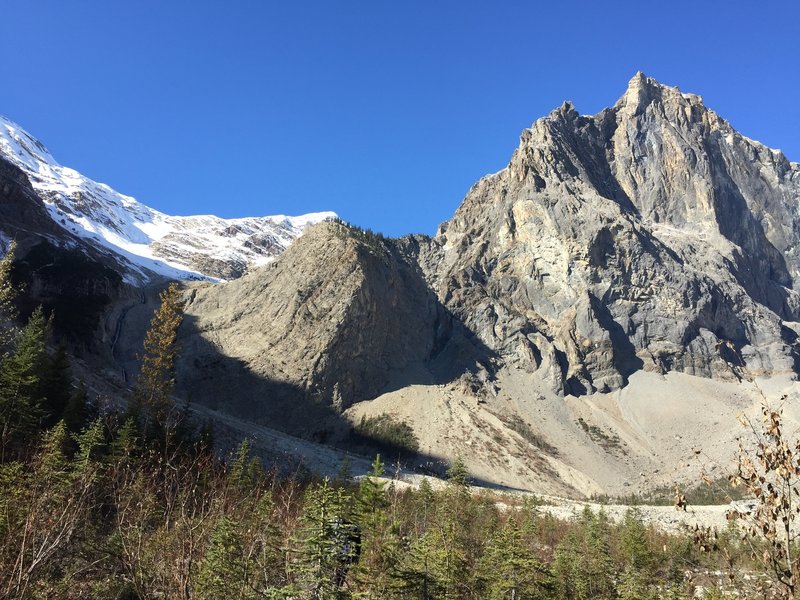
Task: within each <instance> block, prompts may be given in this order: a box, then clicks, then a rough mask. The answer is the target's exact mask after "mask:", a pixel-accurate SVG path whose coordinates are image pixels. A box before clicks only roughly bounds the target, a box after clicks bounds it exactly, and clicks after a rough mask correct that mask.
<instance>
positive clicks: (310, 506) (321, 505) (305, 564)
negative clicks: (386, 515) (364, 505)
mask: <svg viewBox="0 0 800 600" xmlns="http://www.w3.org/2000/svg"><path fill="white" fill-rule="evenodd" d="M350 504H351V498H350V497H349V496H348V494H347V493H346V492H345V491H344V490H343V489H342V488H333V487H332V486H331V485H330V483H329V481H328V480H327V479H325V480H324V481H323V482H322V484H321V485H319V486H315V487H312V488H309V490H308V491H307V493H306V500H305V502H304V510H303V517H302V521H303V525H302V527H301V529H300V534H299V537H298V540H297V550H296V553H297V556H298V558H297V562H296V563H295V565H294V570H295V572H296V573H297V574H298V575H299V584H300V587H301V589H303V590H304V591H305V592H306V593H307V594H308V596H309V597H310V598H312V599H314V600H325V599H328V598H343V597H346V596H347V594H346V592H345V590H344V589H343V584H344V580H345V578H346V576H347V571H348V569H349V566H350V564H351V563H352V562H354V561H355V559H356V558H357V552H358V551H359V548H358V546H357V545H356V543H355V538H356V535H357V530H356V526H355V525H354V524H353V523H352V522H351V521H350V516H351V515H350V512H351V509H350Z"/></svg>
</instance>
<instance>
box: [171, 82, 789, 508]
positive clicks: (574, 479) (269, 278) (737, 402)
mask: <svg viewBox="0 0 800 600" xmlns="http://www.w3.org/2000/svg"><path fill="white" fill-rule="evenodd" d="M798 201H800V165H798V164H797V163H791V162H789V161H788V159H787V158H786V157H785V156H784V155H783V154H782V153H780V152H779V151H776V150H771V149H769V148H767V147H765V146H763V145H762V144H759V143H758V142H754V141H752V140H749V139H747V138H745V137H744V136H742V135H740V134H739V133H737V132H736V131H735V130H734V129H733V128H732V127H731V125H730V124H729V123H727V122H726V121H725V120H724V119H722V118H721V117H719V116H718V115H717V114H716V113H715V112H714V111H712V110H711V109H709V108H707V107H706V106H705V105H704V104H703V101H702V99H701V98H700V97H699V96H696V95H693V94H684V93H682V92H681V91H680V90H679V89H678V88H675V87H669V86H665V85H662V84H660V83H658V82H657V81H655V80H653V79H651V78H648V77H646V76H644V75H643V74H641V73H639V74H637V75H636V76H635V77H634V78H633V79H632V80H631V81H630V83H629V85H628V88H627V90H626V92H625V94H624V95H623V96H622V97H621V98H620V100H619V101H618V102H617V103H616V104H615V105H614V106H613V107H611V108H608V109H606V110H604V111H601V112H600V113H598V114H597V115H593V116H587V115H580V114H578V113H577V112H576V111H575V109H574V108H573V107H572V105H571V104H569V103H565V104H564V105H563V106H561V107H560V108H559V109H557V110H555V111H553V112H552V113H551V114H550V115H548V116H546V117H544V118H541V119H539V120H538V121H536V122H535V123H534V124H533V126H532V127H530V128H529V129H526V130H524V131H523V133H522V136H521V138H520V144H519V147H518V148H517V149H516V151H515V152H514V153H513V155H512V157H511V160H510V162H509V164H508V166H507V167H506V168H505V169H503V170H501V171H500V172H498V173H495V174H493V175H489V176H487V177H484V178H483V179H481V180H480V181H479V182H478V183H476V184H475V185H474V186H473V187H472V189H471V190H470V191H469V193H468V194H467V196H466V198H465V199H464V201H463V202H462V203H461V205H460V206H459V208H458V210H457V211H456V213H455V215H454V216H453V218H452V219H451V220H450V221H448V222H446V223H444V224H442V226H441V227H440V229H439V231H438V232H437V234H436V235H435V236H434V237H432V238H428V237H425V236H411V237H407V238H402V239H399V240H392V239H385V238H382V237H380V236H373V235H368V234H366V233H365V232H363V231H361V230H359V229H358V228H354V227H348V226H345V225H342V224H339V223H327V224H321V225H318V226H316V227H314V228H312V229H311V230H310V231H309V233H308V234H307V235H305V236H303V237H302V238H300V239H298V241H297V242H295V244H293V246H292V247H291V248H290V250H289V251H287V252H286V253H285V254H284V255H282V256H281V257H280V258H279V259H278V260H276V261H275V262H274V263H272V264H271V265H270V266H269V267H267V268H265V269H259V270H254V271H252V272H251V273H248V274H247V275H245V276H244V277H242V278H240V279H238V280H236V281H234V282H230V283H228V284H224V285H221V286H209V285H198V286H195V287H194V289H193V290H192V293H191V296H190V301H189V304H188V306H187V322H186V324H185V327H184V328H183V331H182V336H183V341H184V344H185V345H184V348H185V352H184V354H183V357H182V359H181V363H180V365H179V371H178V375H179V376H178V380H179V381H180V384H179V386H180V390H181V394H182V395H183V396H185V397H191V398H193V399H196V400H197V401H199V402H201V403H205V404H207V405H211V406H214V407H216V408H219V409H220V410H229V411H232V412H235V413H237V414H240V415H244V416H246V417H247V418H248V419H251V420H253V421H256V422H260V423H264V424H268V425H270V426H275V427H279V428H285V429H287V430H289V431H292V432H294V433H302V434H305V435H311V436H312V437H317V438H319V439H336V438H337V436H344V435H346V432H347V430H348V427H349V424H357V423H358V422H359V421H360V419H362V418H366V417H379V416H381V415H385V414H389V415H394V416H395V417H397V418H399V419H401V420H403V421H405V422H407V423H409V424H411V425H412V426H413V428H414V430H415V431H416V433H417V435H418V436H419V437H420V440H421V447H422V449H423V454H425V455H427V456H429V457H431V458H432V460H437V459H438V458H441V457H446V456H453V455H454V454H462V455H465V456H466V458H467V463H468V465H469V466H470V469H471V470H472V472H473V473H474V474H476V475H478V476H479V477H481V478H482V479H483V480H485V481H487V482H495V483H502V484H504V485H510V486H514V487H525V488H529V489H531V488H532V489H549V490H551V491H556V492H559V493H576V490H577V491H578V492H579V493H584V494H587V493H597V492H608V491H610V490H613V491H615V492H618V493H622V492H624V491H625V486H628V485H632V483H631V482H635V483H636V484H637V485H638V484H640V483H641V481H640V478H639V475H640V474H645V473H646V474H651V473H660V475H658V476H655V477H652V478H650V476H649V475H648V479H647V481H648V485H657V484H670V483H671V482H672V481H674V479H671V478H674V477H679V478H681V479H689V480H691V478H692V477H695V476H696V474H693V473H690V472H689V470H686V469H683V471H681V470H680V469H678V465H679V464H681V461H684V460H685V459H686V456H687V455H688V456H691V455H692V450H691V448H692V447H696V446H700V445H704V446H705V445H711V446H712V447H713V448H714V449H715V450H714V451H713V452H712V454H714V453H716V454H714V456H715V458H718V459H719V460H720V461H723V459H725V457H726V456H727V453H728V452H730V451H731V449H732V448H733V447H734V442H733V440H734V438H735V436H736V430H735V428H736V423H735V420H734V419H733V418H732V415H733V414H735V412H737V411H739V410H743V411H756V412H757V403H758V399H759V398H760V395H761V390H762V389H764V388H765V387H766V386H768V384H767V383H765V382H766V381H767V380H769V381H772V382H778V383H773V384H770V385H772V388H770V389H773V390H777V389H780V390H781V391H784V390H794V389H795V388H794V387H793V386H794V384H793V383H792V381H793V380H795V379H796V375H797V372H798V367H797V360H798V352H799V351H800V349H799V348H798V343H797V332H798V331H799V330H800V323H798V320H800V315H798V310H799V309H800V296H798V291H800V288H798V286H799V285H800V283H798V276H799V275H800V262H799V261H800V257H799V256H798V251H797V248H798V241H800V221H799V219H800V216H799V215H798ZM765 378H766V379H765ZM222 382H234V383H232V384H231V385H227V384H226V383H222ZM753 382H757V383H753ZM759 386H760V387H759ZM673 393H674V394H675V395H676V397H674V398H672V397H671V395H672V394H673ZM792 393H796V391H795V392H792ZM320 407H325V408H326V410H327V412H325V411H323V412H319V411H320V410H321V408H320ZM665 411H666V412H665ZM323 413H324V414H323ZM754 414H755V413H754ZM310 415H314V416H313V417H311V416H310ZM721 415H727V416H726V417H725V418H727V419H728V421H729V422H730V424H731V426H730V427H728V426H720V420H721V418H722V417H721ZM712 432H713V433H712ZM678 440H680V441H678ZM665 465H668V466H669V468H665Z"/></svg>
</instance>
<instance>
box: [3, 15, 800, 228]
mask: <svg viewBox="0 0 800 600" xmlns="http://www.w3.org/2000/svg"><path fill="white" fill-rule="evenodd" d="M0 15H1V18H2V29H1V30H0V77H2V82H1V83H0V114H4V115H6V116H7V117H9V118H11V119H12V120H15V121H17V122H18V123H20V124H21V125H22V126H23V127H24V128H25V129H27V130H28V131H29V132H30V133H32V134H33V135H35V136H37V137H39V138H40V139H41V140H42V141H43V142H44V143H45V144H46V145H47V146H48V147H49V149H50V150H51V152H53V154H54V155H55V156H56V158H57V159H58V160H59V161H60V162H61V163H62V164H64V165H67V166H71V167H73V168H76V169H77V170H79V171H81V172H83V173H84V174H86V175H88V176H90V177H92V178H94V179H97V180H100V181H104V182H106V183H108V184H109V185H111V186H112V187H114V188H115V189H117V190H118V191H121V192H124V193H128V194H131V195H134V196H136V197H137V198H138V199H139V200H141V201H143V202H145V203H146V204H149V205H151V206H153V207H155V208H157V209H159V210H162V211H165V212H169V213H173V214H194V213H215V214H219V215H221V216H226V217H233V216H246V215H263V214H275V213H286V214H298V213H303V212H309V211H318V210H335V211H336V212H338V213H339V214H340V215H342V216H343V217H344V218H346V219H348V220H350V221H353V222H355V223H357V224H359V225H362V226H364V227H371V228H373V229H377V230H380V231H383V232H384V233H387V234H390V235H399V234H404V233H407V232H425V233H433V232H434V231H435V229H436V226H437V225H438V223H439V222H441V221H443V220H445V219H447V218H449V217H450V216H451V215H452V213H453V211H454V210H455V209H456V207H457V206H458V204H459V202H460V201H461V199H462V198H463V196H464V194H465V193H466V191H467V190H468V189H469V187H470V186H471V185H472V183H474V182H475V181H476V180H477V179H478V178H480V177H481V176H483V175H485V174H486V173H490V172H494V171H496V170H499V169H501V168H502V167H503V166H505V164H506V163H507V162H508V159H509V157H510V155H511V153H512V152H513V150H514V148H515V147H516V145H517V141H518V137H519V133H520V131H521V130H522V129H523V128H525V127H527V126H529V125H530V124H531V123H532V122H533V121H534V120H535V119H537V118H538V117H540V116H542V115H545V114H547V113H548V112H549V111H550V110H552V109H553V108H555V107H557V106H558V105H560V104H561V103H562V101H564V100H565V99H569V100H572V101H573V102H574V103H575V105H576V108H577V109H578V110H579V111H580V112H582V113H595V112H597V111H599V110H600V109H602V108H603V107H605V106H608V105H611V104H613V103H614V102H615V101H616V99H617V98H618V97H619V96H621V95H622V93H623V92H624V90H625V86H626V84H627V81H628V80H629V79H630V77H631V76H632V75H633V74H634V73H635V72H636V71H637V70H643V71H644V72H645V73H647V74H648V75H650V76H652V77H655V78H657V79H659V80H660V81H662V82H663V83H667V84H670V85H678V86H680V87H681V89H683V90H685V91H691V92H694V93H698V94H700V95H702V96H703V97H704V98H705V100H706V104H707V105H708V106H710V107H712V108H714V109H715V110H717V111H718V112H719V113H720V114H721V115H722V116H723V117H725V118H727V119H728V120H729V121H730V122H731V123H732V124H733V126H734V127H736V128H737V129H739V130H740V131H741V132H742V133H743V134H744V135H747V136H749V137H752V138H755V139H758V140H760V141H763V142H764V143H766V144H768V145H770V146H773V147H778V148H781V149H782V150H784V152H785V153H786V154H787V156H788V157H789V159H790V160H795V161H800V3H798V2H796V1H784V2H771V1H769V0H761V1H759V2H753V1H752V0H749V1H747V2H743V1H740V0H732V1H726V2H714V1H702V0H693V1H691V2H684V1H678V2H669V3H667V2H642V1H641V0H639V1H635V2H633V1H631V2H598V1H597V0H593V1H591V2H575V1H573V2H549V3H544V2H501V1H497V2H471V1H467V0H460V1H453V2H450V1H438V0H437V1H432V0H424V1H419V2H417V1H411V0H407V1H405V2H382V1H379V0H371V1H363V2H351V1H346V0H335V1H334V0H328V1H319V2H317V1H308V2H297V1H285V2H281V3H278V2H269V1H266V0H263V1H262V0H251V1H244V0H238V1H237V0H228V1H226V2H222V1H215V2H211V1H202V0H191V1H189V0H169V1H163V0H162V1H154V0H136V1H124V2H123V1H121V0H120V1H109V2H97V1H88V0H68V1H65V0H37V1H36V2H32V1H31V0H4V1H3V2H2V6H0Z"/></svg>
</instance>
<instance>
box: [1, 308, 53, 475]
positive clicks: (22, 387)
mask: <svg viewBox="0 0 800 600" xmlns="http://www.w3.org/2000/svg"><path fill="white" fill-rule="evenodd" d="M49 338H50V321H49V320H48V319H46V318H45V316H44V313H43V312H42V309H41V307H40V308H37V309H36V310H35V311H34V312H33V314H32V315H31V317H30V319H29V320H28V323H27V324H26V325H25V327H24V328H23V329H22V331H21V332H20V335H19V337H18V339H17V343H16V347H15V348H14V351H13V352H12V353H10V354H7V355H6V356H4V357H3V358H2V360H0V443H2V457H0V458H1V459H2V460H5V456H6V453H7V451H9V450H13V451H16V450H19V449H20V448H19V446H20V445H21V444H23V443H24V442H26V441H29V440H31V439H32V438H33V437H34V436H35V433H36V432H37V431H38V429H39V425H40V422H41V421H42V419H43V418H44V416H45V414H46V413H45V409H44V402H45V398H44V397H43V395H42V391H43V389H42V388H43V386H42V382H43V377H44V374H45V372H46V367H47V361H48V359H49V357H48V355H47V341H48V340H49Z"/></svg>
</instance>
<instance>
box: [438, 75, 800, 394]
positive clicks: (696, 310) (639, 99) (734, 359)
mask: <svg viewBox="0 0 800 600" xmlns="http://www.w3.org/2000/svg"><path fill="white" fill-rule="evenodd" d="M798 201H800V165H798V164H797V163H790V162H789V161H788V160H787V159H786V157H785V156H784V155H783V154H782V153H781V152H779V151H776V150H771V149H769V148H767V147H765V146H763V145H762V144H759V143H757V142H754V141H752V140H749V139H747V138H745V137H744V136H742V135H740V134H739V133H737V132H736V131H735V130H734V129H733V128H732V127H731V126H730V124H728V123H727V122H726V121H725V120H723V119H722V118H721V117H719V116H718V115H717V114H716V113H715V112H714V111H712V110H710V109H708V108H707V107H706V106H705V105H704V104H703V101H702V99H701V98H700V97H699V96H695V95H692V94H684V93H681V92H680V90H678V88H674V87H668V86H664V85H661V84H659V83H658V82H656V81H655V80H653V79H650V78H647V77H646V76H644V75H643V74H642V73H638V74H637V75H636V76H635V77H634V78H633V79H632V80H631V81H630V83H629V85H628V89H627V91H626V92H625V94H624V95H623V96H622V98H621V99H620V100H619V101H618V102H617V104H616V105H615V106H613V107H612V108H609V109H606V110H604V111H602V112H600V113H599V114H597V115H594V116H582V115H579V114H578V113H577V112H576V111H575V109H574V108H573V107H572V105H570V104H569V103H565V104H564V105H563V106H562V107H561V108H559V109H558V110H556V111H554V112H553V113H551V114H550V115H549V116H547V117H545V118H543V119H540V120H538V121H536V123H534V125H533V126H532V127H531V128H530V129H527V130H525V131H524V132H523V134H522V136H521V139H520V145H519V147H518V148H517V150H516V151H515V152H514V155H513V156H512V158H511V161H510V163H509V164H508V166H507V167H506V168H505V169H503V170H502V171H500V172H499V173H497V174H494V175H491V176H489V177H486V178H484V179H482V180H481V181H480V182H478V183H477V184H476V185H475V186H474V187H473V188H472V189H471V190H470V192H469V194H468V195H467V197H466V198H465V199H464V201H463V202H462V204H461V206H460V207H459V209H458V210H457V211H456V214H455V215H454V217H453V219H452V220H450V221H449V222H448V223H445V224H444V225H443V226H442V227H441V230H440V232H439V234H438V235H437V237H436V238H435V239H434V240H433V243H432V247H433V251H434V252H435V253H436V254H437V261H436V263H435V264H434V265H433V266H432V267H431V269H430V271H429V279H430V281H431V285H432V286H433V287H434V289H436V290H437V293H438V294H439V296H440V298H442V300H443V301H444V302H445V304H446V305H447V306H449V307H450V308H451V310H452V311H453V312H454V313H455V314H456V315H457V316H459V317H460V318H461V319H462V320H463V321H464V323H465V324H466V325H467V327H469V328H470V329H471V330H472V331H474V332H475V333H476V334H477V335H478V336H479V337H480V338H481V339H482V340H483V342H484V343H485V344H486V345H487V346H489V347H490V348H492V349H494V350H496V351H497V352H498V353H499V354H500V355H501V356H502V357H503V360H504V362H505V363H513V364H515V365H518V366H519V367H520V368H523V369H525V370H529V371H542V372H544V373H546V378H547V380H548V382H549V383H550V384H551V385H552V386H553V387H554V388H555V389H557V390H558V391H560V392H563V393H573V394H576V395H580V394H584V393H587V392H593V391H595V390H599V391H610V390H614V389H618V388H620V387H622V386H624V385H625V384H626V382H627V378H628V377H629V376H630V375H631V374H632V373H634V372H636V371H638V370H646V371H654V372H657V373H664V372H667V371H681V372H685V373H689V374H693V375H700V376H704V377H717V378H722V379H738V378H742V377H749V376H754V375H761V374H776V373H789V372H794V371H795V368H796V366H795V363H796V361H797V357H798V354H797V352H798V348H797V345H796V339H797V330H798V323H797V321H798V319H799V318H800V315H799V313H798V310H799V309H800V295H798V290H800V255H798V241H800V211H799V210H798V209H799V207H798Z"/></svg>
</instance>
